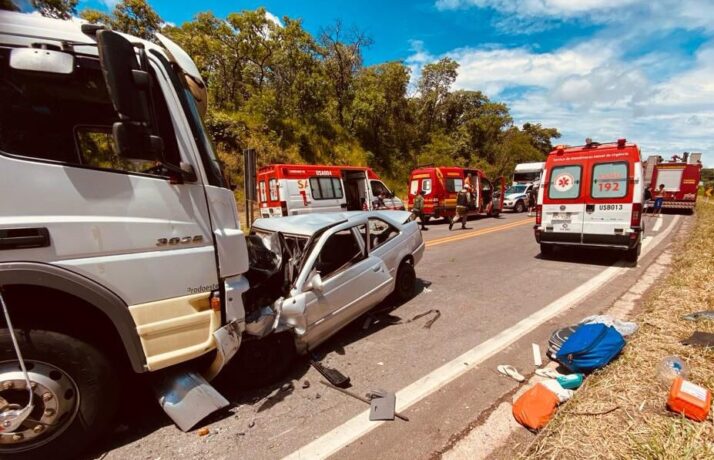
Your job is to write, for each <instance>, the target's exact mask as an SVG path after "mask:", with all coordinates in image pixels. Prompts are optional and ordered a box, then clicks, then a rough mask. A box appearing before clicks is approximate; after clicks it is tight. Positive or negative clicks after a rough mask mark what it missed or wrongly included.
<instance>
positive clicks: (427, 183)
mask: <svg viewBox="0 0 714 460" xmlns="http://www.w3.org/2000/svg"><path fill="white" fill-rule="evenodd" d="M421 189H422V190H424V191H425V192H426V193H427V194H428V193H431V179H422V181H421Z"/></svg>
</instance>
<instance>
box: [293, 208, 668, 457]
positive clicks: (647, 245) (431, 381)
mask: <svg viewBox="0 0 714 460" xmlns="http://www.w3.org/2000/svg"><path fill="white" fill-rule="evenodd" d="M679 217H680V216H675V217H674V219H672V222H671V223H670V224H669V226H667V228H666V230H665V231H663V232H661V233H660V234H658V235H657V236H655V237H646V238H645V239H644V240H643V242H642V256H643V257H644V256H645V255H646V254H647V253H648V252H649V251H650V250H651V249H652V248H653V247H656V246H657V245H658V244H659V243H660V242H661V241H662V240H664V238H666V237H667V236H668V235H669V233H670V232H671V231H672V229H674V227H675V225H676V224H677V222H678V221H679ZM627 269H628V268H627V267H626V266H625V265H624V264H623V263H622V262H618V263H617V264H615V265H613V266H611V267H608V268H606V269H605V270H603V271H602V272H600V273H599V274H598V275H596V276H595V277H593V278H591V279H590V280H588V281H586V282H585V283H584V284H582V285H580V286H578V287H577V288H575V289H573V290H572V291H570V292H569V293H567V294H565V295H564V296H563V297H561V298H559V299H557V300H556V301H554V302H553V303H551V304H549V305H547V306H546V307H544V308H543V309H541V310H539V311H537V312H535V313H534V314H532V315H531V316H529V317H528V318H524V319H523V320H521V321H520V322H518V323H516V324H515V325H513V326H511V327H510V328H508V329H506V330H504V331H501V332H500V333H499V334H497V335H495V336H494V337H491V338H490V339H488V340H486V341H485V342H482V343H480V344H479V345H477V346H476V347H474V348H472V349H471V350H469V351H467V352H466V353H464V354H462V355H461V356H459V357H457V358H456V359H454V360H452V361H451V362H448V363H446V364H444V365H443V366H441V367H439V368H438V369H436V370H434V371H432V372H430V373H429V374H427V375H425V376H424V377H422V378H420V379H419V380H417V381H416V382H414V383H412V384H411V385H408V386H406V387H405V388H402V389H401V390H399V391H398V392H397V408H396V409H397V410H398V411H404V410H406V409H407V408H409V407H411V406H412V405H414V404H416V403H417V402H419V401H421V400H422V399H424V398H426V397H427V396H429V395H431V394H432V393H434V392H435V391H437V390H439V389H440V388H442V387H444V386H445V385H447V384H448V383H450V382H452V381H454V380H456V379H457V378H458V377H461V376H462V375H463V374H465V373H466V372H468V371H470V370H472V369H473V368H475V367H476V366H477V365H478V364H480V363H482V362H483V361H485V360H486V359H488V358H490V357H491V356H493V355H495V354H496V353H498V352H499V351H501V350H503V349H504V348H506V347H508V346H510V345H512V344H513V343H515V342H516V341H517V340H518V339H520V338H521V337H523V336H524V335H525V334H527V333H529V332H531V331H532V330H534V329H535V328H537V327H538V326H540V325H541V324H543V323H545V322H546V321H548V320H549V319H551V318H553V317H554V316H557V315H559V314H561V313H563V312H565V311H566V310H569V309H571V308H573V307H575V306H576V305H577V304H578V303H580V302H581V301H583V300H584V299H585V298H586V297H587V296H589V295H590V294H592V293H593V292H595V291H596V290H598V289H599V288H601V287H602V286H603V285H604V284H605V283H607V282H608V281H610V280H611V279H612V278H614V277H615V276H617V275H618V274H620V273H622V272H625V271H627ZM382 423H384V422H371V421H369V410H366V411H364V412H361V413H360V414H358V415H356V416H354V417H353V418H351V419H350V420H348V421H347V422H345V423H343V424H342V425H340V426H338V427H336V428H334V429H333V430H331V431H329V432H327V433H325V434H324V435H322V436H320V437H319V438H317V439H315V440H314V441H312V442H311V443H309V444H307V445H305V446H303V447H301V448H300V449H298V450H296V451H295V452H293V453H292V454H290V455H288V456H287V457H285V458H286V459H301V460H302V459H323V458H327V457H329V456H330V455H332V454H335V453H336V452H338V451H339V450H340V449H342V448H343V447H345V446H347V445H348V444H350V443H352V442H354V441H356V440H358V439H359V438H361V437H362V436H364V435H366V434H367V433H369V432H370V431H372V430H374V429H375V428H377V427H378V426H380V425H381V424H382Z"/></svg>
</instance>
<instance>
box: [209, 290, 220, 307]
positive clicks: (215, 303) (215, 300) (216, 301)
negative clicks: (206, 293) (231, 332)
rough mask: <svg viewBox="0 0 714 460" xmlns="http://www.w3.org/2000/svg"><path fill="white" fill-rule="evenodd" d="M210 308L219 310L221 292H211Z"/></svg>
mask: <svg viewBox="0 0 714 460" xmlns="http://www.w3.org/2000/svg"><path fill="white" fill-rule="evenodd" d="M211 310H213V311H221V293H220V292H218V291H213V292H212V293H211Z"/></svg>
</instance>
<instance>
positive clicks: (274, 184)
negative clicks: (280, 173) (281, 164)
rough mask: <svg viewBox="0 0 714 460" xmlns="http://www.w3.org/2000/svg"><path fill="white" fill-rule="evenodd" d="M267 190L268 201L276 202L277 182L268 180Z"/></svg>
mask: <svg viewBox="0 0 714 460" xmlns="http://www.w3.org/2000/svg"><path fill="white" fill-rule="evenodd" d="M268 188H269V190H270V201H278V180H277V179H270V182H269V184H268Z"/></svg>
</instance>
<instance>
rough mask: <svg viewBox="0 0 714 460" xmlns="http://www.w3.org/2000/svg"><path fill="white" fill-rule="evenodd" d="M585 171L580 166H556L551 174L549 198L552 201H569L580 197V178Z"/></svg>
mask: <svg viewBox="0 0 714 460" xmlns="http://www.w3.org/2000/svg"><path fill="white" fill-rule="evenodd" d="M582 172H583V169H582V168H581V167H580V166H577V165H572V166H556V167H555V168H553V170H552V171H551V172H550V183H549V184H548V198H550V199H552V200H567V199H572V198H577V197H579V196H580V177H581V176H582Z"/></svg>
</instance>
